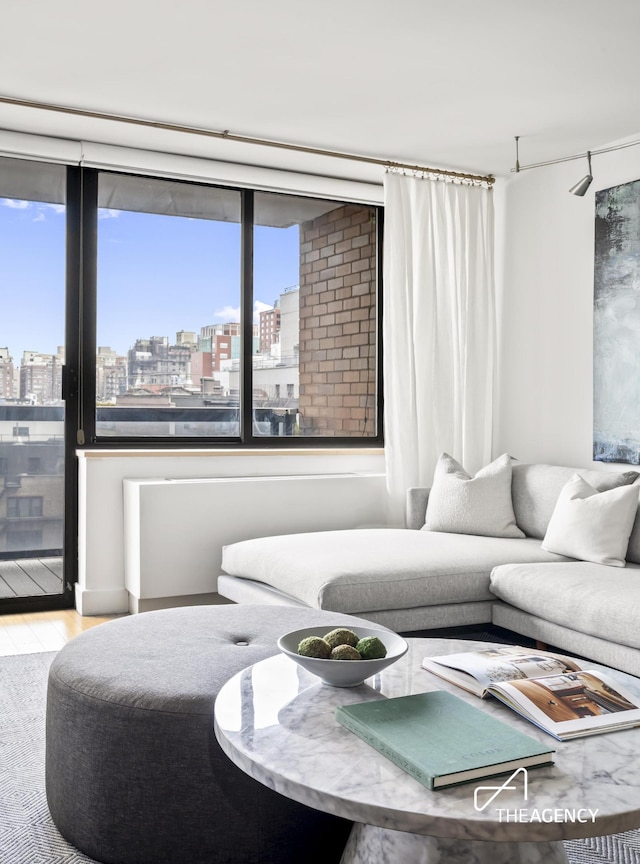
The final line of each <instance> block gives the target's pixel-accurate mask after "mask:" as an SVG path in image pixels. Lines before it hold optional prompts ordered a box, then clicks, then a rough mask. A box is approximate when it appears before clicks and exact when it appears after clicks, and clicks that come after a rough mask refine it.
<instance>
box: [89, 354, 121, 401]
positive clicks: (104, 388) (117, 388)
mask: <svg viewBox="0 0 640 864" xmlns="http://www.w3.org/2000/svg"><path fill="white" fill-rule="evenodd" d="M127 386H128V373H127V358H126V357H125V356H121V355H119V354H118V353H117V352H116V351H114V350H113V349H112V348H109V347H106V346H103V345H101V346H99V347H98V351H97V353H96V401H97V402H115V400H116V398H117V397H118V396H119V395H120V394H121V393H125V392H126V390H127Z"/></svg>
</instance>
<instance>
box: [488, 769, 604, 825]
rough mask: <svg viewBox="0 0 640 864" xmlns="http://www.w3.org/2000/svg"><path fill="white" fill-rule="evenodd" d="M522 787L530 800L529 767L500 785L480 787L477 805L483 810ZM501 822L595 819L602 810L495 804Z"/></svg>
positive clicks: (590, 820) (583, 820) (523, 798)
mask: <svg viewBox="0 0 640 864" xmlns="http://www.w3.org/2000/svg"><path fill="white" fill-rule="evenodd" d="M518 789H521V794H522V800H523V801H527V800H528V799H529V775H528V774H527V769H526V768H517V769H516V770H515V771H514V772H513V774H510V775H509V777H507V779H506V780H505V781H504V783H501V784H500V785H498V786H477V787H476V788H475V789H474V791H473V806H474V808H475V809H476V810H477V811H478V812H479V813H482V812H483V811H484V810H487V809H488V808H489V807H490V806H491V804H493V802H494V801H496V799H497V798H498V797H499V796H500V795H501V794H502V793H503V792H517V791H518ZM494 809H495V813H496V815H497V817H498V821H499V822H595V821H596V816H597V815H598V809H597V808H596V809H595V810H589V809H588V808H587V807H580V808H579V809H571V808H568V807H543V808H538V807H534V808H528V807H513V806H511V807H495V808H494Z"/></svg>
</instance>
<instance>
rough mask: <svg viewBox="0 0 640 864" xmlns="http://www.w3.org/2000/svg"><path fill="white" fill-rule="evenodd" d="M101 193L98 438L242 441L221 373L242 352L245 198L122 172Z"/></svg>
mask: <svg viewBox="0 0 640 864" xmlns="http://www.w3.org/2000/svg"><path fill="white" fill-rule="evenodd" d="M98 190H99V191H98V207H99V209H98V267H97V309H98V313H97V334H98V339H97V343H98V348H97V357H96V432H97V434H98V436H119V437H131V436H133V437H136V436H152V437H156V436H157V437H166V436H175V437H185V436H187V437H188V436H196V437H218V436H238V434H239V428H240V424H239V420H240V415H239V387H238V383H237V380H235V379H234V378H233V377H230V376H228V375H227V376H226V377H225V376H222V375H221V374H220V373H221V372H222V371H223V370H226V366H227V364H228V363H229V362H231V361H230V357H231V356H232V352H233V349H234V340H235V341H237V342H238V345H237V350H238V351H239V350H240V348H239V339H240V323H239V322H240V234H241V229H240V193H239V192H237V191H235V190H228V189H216V188H211V187H205V186H199V185H196V184H189V183H179V182H175V181H169V180H157V179H153V178H141V177H132V176H127V175H117V174H115V175H114V174H100V176H99V186H98ZM223 378H224V380H222V379H223Z"/></svg>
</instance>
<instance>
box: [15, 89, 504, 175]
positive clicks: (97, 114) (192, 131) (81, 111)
mask: <svg viewBox="0 0 640 864" xmlns="http://www.w3.org/2000/svg"><path fill="white" fill-rule="evenodd" d="M0 103H4V104H5V105H17V106H18V107H20V108H36V109H38V110H41V111H55V112H57V113H59V114H70V115H73V116H75V117H87V118H90V119H92V120H110V121H112V122H116V123H128V124H129V125H131V126H144V127H147V128H151V129H162V130H164V131H166V132H181V133H184V134H188V135H202V136H204V137H207V138H218V139H222V140H225V141H235V142H236V143H238V144H258V145H260V146H261V147H276V148H279V149H280V150H294V151H296V152H298V153H309V154H311V155H314V156H329V157H331V158H334V159H349V160H351V161H353V162H366V163H368V164H369V165H381V166H382V167H384V168H391V169H396V170H402V171H417V172H422V173H425V174H435V175H439V176H443V177H457V178H459V179H461V180H474V181H476V182H481V183H486V184H487V185H488V186H492V185H493V183H494V182H495V177H493V176H492V175H488V176H486V177H483V176H481V175H480V174H466V173H464V172H462V171H447V170H445V169H444V168H426V167H424V166H422V165H408V164H405V163H403V162H391V161H390V160H388V159H377V158H376V157H375V156H359V155H356V154H355V153H342V152H339V151H337V150H323V149H321V148H319V147H306V146H304V145H302V144H287V143H285V142H284V141H271V140H269V139H266V138H253V137H251V136H247V135H236V134H234V133H232V132H230V131H229V130H228V129H226V130H225V131H224V132H218V131H216V130H214V129H203V128H201V127H198V126H183V125H181V124H178V123H166V122H163V121H161V120H143V119H142V118H140V117H128V116H126V115H122V114H111V113H105V112H102V111H90V110H88V109H86V108H71V107H69V106H65V105H55V104H52V103H49V102H35V101H32V100H29V99H17V98H14V97H11V96H0Z"/></svg>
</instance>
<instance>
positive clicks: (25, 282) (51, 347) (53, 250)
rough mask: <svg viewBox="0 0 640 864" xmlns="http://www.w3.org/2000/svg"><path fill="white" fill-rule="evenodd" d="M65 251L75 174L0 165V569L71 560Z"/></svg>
mask: <svg viewBox="0 0 640 864" xmlns="http://www.w3.org/2000/svg"><path fill="white" fill-rule="evenodd" d="M65 250H66V168H65V167H64V166H63V165H49V164H47V163H43V162H29V161H26V160H21V159H9V158H2V157H0V262H2V267H1V268H0V310H1V311H0V560H11V559H12V558H13V557H14V555H15V554H16V553H18V552H20V553H25V552H28V553H30V554H32V555H33V556H34V557H37V555H38V554H39V553H40V552H41V551H42V550H43V549H46V550H55V551H56V552H60V553H61V552H62V547H63V535H64V414H65V407H64V402H63V400H62V369H63V366H64V362H65V348H64V345H65V286H66V261H65ZM36 518H37V519H39V520H40V523H39V524H38V525H37V526H36V525H34V522H33V520H34V519H36ZM8 520H11V521H10V522H9V521H8ZM21 520H25V521H24V522H22V521H21ZM17 557H24V556H23V555H22V554H20V555H18V556H17Z"/></svg>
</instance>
